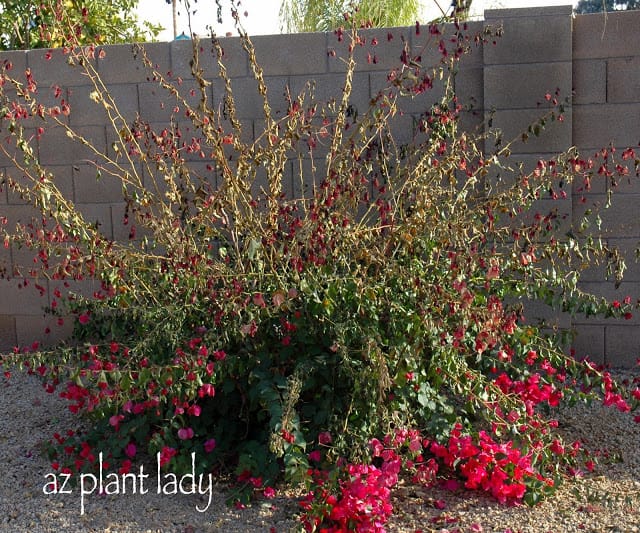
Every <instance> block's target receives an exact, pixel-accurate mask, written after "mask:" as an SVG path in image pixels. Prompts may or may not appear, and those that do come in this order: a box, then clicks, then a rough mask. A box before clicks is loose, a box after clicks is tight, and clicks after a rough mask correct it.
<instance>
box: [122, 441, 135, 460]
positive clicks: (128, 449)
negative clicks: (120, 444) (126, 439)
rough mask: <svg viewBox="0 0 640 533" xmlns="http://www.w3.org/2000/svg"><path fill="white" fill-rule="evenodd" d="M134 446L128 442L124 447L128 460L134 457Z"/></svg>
mask: <svg viewBox="0 0 640 533" xmlns="http://www.w3.org/2000/svg"><path fill="white" fill-rule="evenodd" d="M136 451H137V448H136V445H135V444H134V443H133V442H130V443H129V444H127V445H126V446H125V449H124V453H125V454H126V456H127V457H128V458H129V459H133V458H134V457H135V456H136Z"/></svg>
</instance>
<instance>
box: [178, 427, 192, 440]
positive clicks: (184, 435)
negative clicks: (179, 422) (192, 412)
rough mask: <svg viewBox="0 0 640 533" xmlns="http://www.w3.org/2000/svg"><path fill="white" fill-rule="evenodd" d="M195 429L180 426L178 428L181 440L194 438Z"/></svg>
mask: <svg viewBox="0 0 640 533" xmlns="http://www.w3.org/2000/svg"><path fill="white" fill-rule="evenodd" d="M193 434H194V433H193V429H191V428H180V429H179V430H178V438H179V439H180V440H189V439H192V438H193Z"/></svg>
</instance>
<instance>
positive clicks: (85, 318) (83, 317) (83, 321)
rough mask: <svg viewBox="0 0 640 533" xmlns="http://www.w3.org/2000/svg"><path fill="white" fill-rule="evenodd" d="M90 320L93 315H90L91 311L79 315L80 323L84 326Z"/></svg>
mask: <svg viewBox="0 0 640 533" xmlns="http://www.w3.org/2000/svg"><path fill="white" fill-rule="evenodd" d="M90 321H91V316H90V315H89V313H82V314H81V315H80V316H79V317H78V322H80V324H82V325H83V326H84V325H86V324H88V323H89V322H90Z"/></svg>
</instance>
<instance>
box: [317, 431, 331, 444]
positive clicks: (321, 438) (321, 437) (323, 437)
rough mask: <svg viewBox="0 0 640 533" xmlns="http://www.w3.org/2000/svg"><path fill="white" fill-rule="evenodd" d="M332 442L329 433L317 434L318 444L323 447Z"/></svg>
mask: <svg viewBox="0 0 640 533" xmlns="http://www.w3.org/2000/svg"><path fill="white" fill-rule="evenodd" d="M332 441H333V439H332V438H331V433H329V432H328V431H323V432H322V433H319V434H318V442H319V443H320V444H322V445H323V446H326V445H328V444H331V442H332Z"/></svg>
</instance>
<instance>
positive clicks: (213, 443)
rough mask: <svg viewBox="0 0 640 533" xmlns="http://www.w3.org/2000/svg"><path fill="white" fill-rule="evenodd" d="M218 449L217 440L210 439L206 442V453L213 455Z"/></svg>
mask: <svg viewBox="0 0 640 533" xmlns="http://www.w3.org/2000/svg"><path fill="white" fill-rule="evenodd" d="M215 448H216V439H209V440H206V441H205V442H204V451H205V452H207V453H211V452H212V451H213V450H215Z"/></svg>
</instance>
